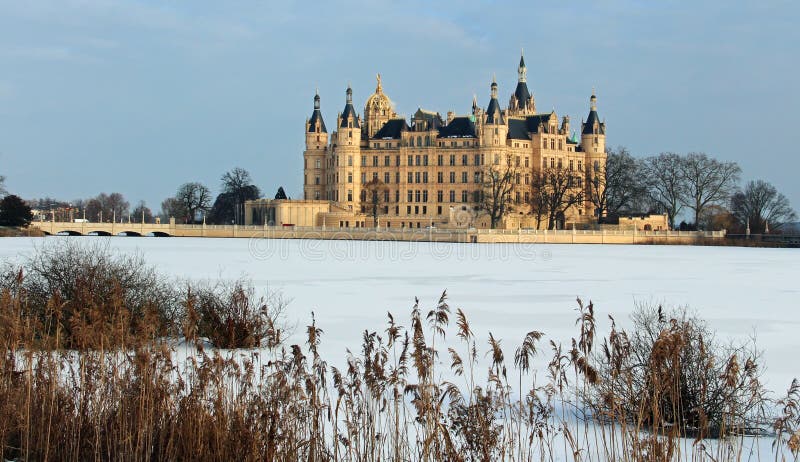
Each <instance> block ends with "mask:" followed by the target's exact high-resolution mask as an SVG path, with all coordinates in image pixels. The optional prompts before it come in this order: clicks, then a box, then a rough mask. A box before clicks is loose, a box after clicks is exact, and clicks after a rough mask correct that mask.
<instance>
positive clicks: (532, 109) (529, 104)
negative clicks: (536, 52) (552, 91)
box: [508, 54, 536, 116]
mask: <svg viewBox="0 0 800 462" xmlns="http://www.w3.org/2000/svg"><path fill="white" fill-rule="evenodd" d="M517 75H518V79H517V88H516V89H515V90H514V93H513V94H512V95H511V98H510V99H509V101H508V114H509V115H520V116H524V115H529V114H535V113H536V104H535V103H534V100H533V95H531V92H530V91H528V83H527V82H528V68H527V67H525V56H524V55H522V54H521V55H520V57H519V67H518V68H517Z"/></svg>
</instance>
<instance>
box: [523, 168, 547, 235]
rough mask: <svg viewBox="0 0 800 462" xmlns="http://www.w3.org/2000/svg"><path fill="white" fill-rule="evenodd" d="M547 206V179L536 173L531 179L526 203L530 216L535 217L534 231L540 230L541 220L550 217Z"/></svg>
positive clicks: (539, 172)
mask: <svg viewBox="0 0 800 462" xmlns="http://www.w3.org/2000/svg"><path fill="white" fill-rule="evenodd" d="M548 204H549V201H548V194H547V178H546V177H545V175H544V174H543V173H542V172H541V171H536V172H534V173H533V176H532V178H531V184H530V198H529V201H528V205H530V208H531V215H533V216H534V217H536V229H540V228H541V225H542V220H544V219H545V218H546V217H548V216H549V215H550V210H549V209H548Z"/></svg>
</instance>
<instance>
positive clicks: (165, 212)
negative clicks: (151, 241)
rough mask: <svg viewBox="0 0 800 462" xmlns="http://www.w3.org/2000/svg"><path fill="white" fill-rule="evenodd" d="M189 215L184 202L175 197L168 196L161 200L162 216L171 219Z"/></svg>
mask: <svg viewBox="0 0 800 462" xmlns="http://www.w3.org/2000/svg"><path fill="white" fill-rule="evenodd" d="M187 215H188V212H187V211H186V208H185V207H184V206H183V203H182V202H181V201H179V200H178V199H177V198H175V197H168V198H166V199H164V200H163V201H162V202H161V218H162V219H163V220H165V221H166V220H169V219H170V218H176V217H177V218H184V217H186V216H187Z"/></svg>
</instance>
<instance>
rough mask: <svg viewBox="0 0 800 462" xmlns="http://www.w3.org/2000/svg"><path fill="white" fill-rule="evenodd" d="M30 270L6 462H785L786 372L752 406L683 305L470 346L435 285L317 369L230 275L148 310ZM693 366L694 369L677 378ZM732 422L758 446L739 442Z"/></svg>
mask: <svg viewBox="0 0 800 462" xmlns="http://www.w3.org/2000/svg"><path fill="white" fill-rule="evenodd" d="M73 250H74V249H73ZM95 251H96V249H95ZM29 269H30V268H23V271H19V270H18V271H16V272H11V273H6V279H5V282H4V283H3V284H2V289H1V290H0V342H2V358H0V443H2V452H3V454H2V455H3V457H5V458H6V459H10V460H26V461H27V460H275V461H283V460H310V461H383V460H388V461H407V460H419V461H433V460H437V461H438V460H454V461H489V460H515V461H555V460H565V459H566V460H581V461H588V460H626V461H651V460H657V461H658V460H663V461H666V460H749V459H752V458H755V459H760V460H786V459H788V460H796V459H797V457H798V450H800V447H798V446H799V444H800V407H798V403H800V386H798V384H797V382H795V383H793V384H792V387H791V388H790V389H789V390H788V392H787V393H786V395H785V396H784V397H782V398H781V399H779V400H778V401H776V403H774V404H775V405H776V406H777V407H776V408H775V409H776V411H777V415H776V416H774V418H772V417H770V416H769V412H768V408H769V406H768V404H769V403H768V402H767V400H766V394H765V393H766V392H765V391H764V390H763V386H761V385H760V383H759V382H758V381H757V375H758V374H757V371H758V370H759V368H760V367H761V365H760V364H759V361H760V358H759V356H758V354H756V352H755V351H754V350H750V349H743V348H733V349H728V348H723V347H721V346H720V345H719V344H718V343H717V342H715V341H713V339H711V338H709V337H708V336H707V330H706V329H705V328H704V326H703V325H702V324H701V323H698V322H697V320H695V319H694V318H692V317H691V316H688V315H686V314H685V312H668V311H664V310H660V309H651V308H647V307H645V308H642V309H641V310H640V311H638V313H639V316H641V317H642V320H641V321H642V322H634V323H633V325H634V327H635V328H636V330H635V331H632V332H626V331H625V330H624V329H620V328H618V327H617V325H616V323H615V322H612V324H611V328H610V331H609V332H608V333H607V335H602V334H601V333H599V332H598V330H597V327H596V326H597V323H596V319H595V308H594V306H593V305H592V304H591V303H590V304H584V303H582V302H581V301H580V300H578V302H577V311H576V333H575V337H574V339H572V340H571V342H569V343H568V344H567V346H566V347H564V346H562V345H561V344H559V343H557V342H555V341H554V340H548V339H546V337H545V334H544V333H542V332H539V331H537V330H531V331H530V332H529V333H528V334H527V335H525V336H524V337H523V338H522V339H520V340H519V344H518V345H514V344H509V345H507V347H506V346H504V345H503V343H502V341H501V339H498V338H496V337H495V336H494V335H492V334H491V333H489V335H488V342H487V343H485V344H481V343H482V342H479V340H478V338H477V337H476V335H475V333H474V330H473V326H471V325H470V322H469V319H468V317H467V315H466V314H465V313H464V312H463V311H461V310H460V309H457V310H455V312H453V311H452V310H451V307H450V306H449V304H448V300H447V294H446V293H443V294H442V296H441V297H440V299H439V300H438V301H437V302H436V303H435V304H434V305H433V306H432V307H430V308H427V309H426V308H425V307H424V306H423V305H422V304H421V303H420V302H419V301H417V302H416V303H415V304H414V305H413V306H412V307H411V311H410V316H409V318H408V324H407V327H406V326H404V325H402V324H401V323H400V322H399V321H398V318H395V317H394V316H393V315H392V314H391V313H389V314H388V315H387V321H386V325H385V327H384V328H382V329H380V330H365V331H364V332H363V335H362V338H361V345H360V349H359V350H352V351H348V352H347V355H346V357H345V359H344V360H343V361H337V362H335V363H330V364H329V363H328V360H327V359H326V358H324V357H323V355H322V353H321V351H320V347H321V345H322V339H323V338H324V331H323V330H322V329H321V327H320V326H318V325H317V322H316V320H315V318H314V317H313V316H312V318H311V320H310V323H309V325H308V326H307V327H306V329H305V335H304V337H305V341H304V343H303V344H290V343H289V342H288V341H287V340H286V338H285V334H284V331H283V329H282V328H281V326H280V323H279V322H278V321H277V318H276V316H275V313H276V312H277V311H275V310H274V309H271V308H270V306H269V301H267V302H264V301H263V300H261V299H259V298H258V297H257V296H256V295H255V294H254V292H253V291H252V290H250V289H248V288H247V287H246V285H242V284H238V285H237V284H234V285H232V286H231V285H228V286H223V288H222V289H219V288H215V287H214V286H210V287H209V286H204V287H202V288H197V287H196V286H195V287H194V289H188V288H187V286H185V285H182V286H181V289H180V290H179V292H178V293H179V295H177V296H176V297H177V298H176V303H177V305H176V306H177V307H178V308H175V306H172V305H170V307H171V308H170V309H169V310H168V311H167V312H168V313H172V315H173V316H176V318H175V319H168V320H165V319H163V318H164V317H165V312H161V311H158V310H157V309H144V310H142V311H136V310H138V309H139V308H138V307H139V306H140V305H139V304H137V303H135V301H136V300H137V299H136V298H131V297H128V296H127V295H126V294H127V292H126V290H125V289H124V288H122V287H117V286H119V283H118V282H114V283H113V284H112V287H114V290H111V291H110V292H108V293H107V294H106V295H105V296H104V297H103V298H102V299H98V298H96V297H89V296H88V295H87V294H83V293H81V292H76V293H74V294H73V295H71V296H66V295H65V294H64V293H62V291H59V290H55V291H53V293H52V294H50V296H49V297H48V298H47V300H46V302H45V305H44V308H43V306H42V305H41V303H42V298H41V297H39V296H38V295H37V296H35V297H34V296H30V294H29V293H28V292H27V291H26V290H27V289H26V287H29V286H28V285H27V284H26V278H27V277H28V276H27V275H26V274H32V272H31V273H27V272H26V271H25V270H29ZM75 274H82V273H81V272H80V271H77V272H75ZM146 274H149V273H146ZM66 286H69V284H67V285H66ZM200 289H202V290H200ZM215 294H216V295H215ZM78 300H79V301H80V303H82V304H85V306H83V307H81V306H78V305H76V301H78ZM143 306H146V307H151V306H153V305H150V304H144V305H143ZM65 307H67V308H65ZM173 308H174V309H173ZM66 310H71V314H70V315H69V317H67V316H66V315H65V314H64V313H65V312H66ZM84 311H86V312H88V314H87V313H85V312H84ZM95 311H99V312H101V313H104V314H98V313H94V312H95ZM134 313H135V314H136V315H135V316H134V315H133V314H134ZM208 313H211V314H208ZM137 316H141V319H139V320H134V319H133V318H135V317H137ZM67 319H70V321H69V322H67ZM248 319H249V320H253V319H255V320H257V322H255V323H249V322H239V321H240V320H248ZM67 324H68V325H67ZM204 325H205V327H204ZM208 325H213V327H208ZM642 326H649V327H648V328H649V329H652V331H651V332H647V331H646V330H643V329H644V328H643V327H642ZM209 329H211V330H214V329H216V330H218V331H219V332H215V334H219V335H218V336H217V337H215V336H214V335H211V336H209V335H205V334H203V332H205V333H206V334H208V333H209V332H208V331H209ZM165 333H167V334H169V335H164V334H165ZM178 335H180V337H181V338H183V339H184V340H185V341H186V343H180V344H176V343H175V339H174V337H175V336H178ZM171 336H172V337H171ZM171 338H172V339H171ZM67 339H69V340H67ZM209 342H211V343H209ZM214 343H218V344H219V345H221V346H225V347H233V346H241V347H247V348H246V349H238V350H220V349H218V348H215V347H213V346H212V345H213V344H214ZM506 350H508V351H513V352H514V354H513V357H509V358H506V355H505V351H506ZM697 364H706V365H707V366H709V368H708V369H709V370H710V371H712V372H709V373H708V374H695V375H691V374H688V373H687V368H688V370H689V371H691V370H692V369H693V368H696V366H697ZM687 407H691V409H687ZM756 409H759V410H760V409H765V410H764V411H763V412H761V411H759V412H754V410H756ZM712 415H713V416H716V417H711V416H712ZM756 430H757V431H756ZM767 431H770V432H771V433H770V435H768V436H765V433H766V432H767ZM748 433H751V434H755V435H756V437H759V438H767V439H769V441H770V442H771V443H772V448H771V449H772V450H771V451H770V452H768V453H766V452H765V453H761V454H757V455H756V456H755V457H753V456H751V455H748V454H746V453H745V451H744V448H745V440H746V438H749V436H747V434H748ZM712 437H713V438H712ZM792 458H794V459H792Z"/></svg>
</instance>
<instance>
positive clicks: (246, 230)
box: [31, 221, 263, 237]
mask: <svg viewBox="0 0 800 462" xmlns="http://www.w3.org/2000/svg"><path fill="white" fill-rule="evenodd" d="M31 226H32V227H36V228H38V229H39V230H41V231H42V232H44V233H45V234H47V235H68V236H154V237H253V236H254V232H255V231H262V230H263V226H237V225H205V224H202V225H182V224H176V223H174V222H170V223H91V222H61V221H35V222H33V223H31Z"/></svg>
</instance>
